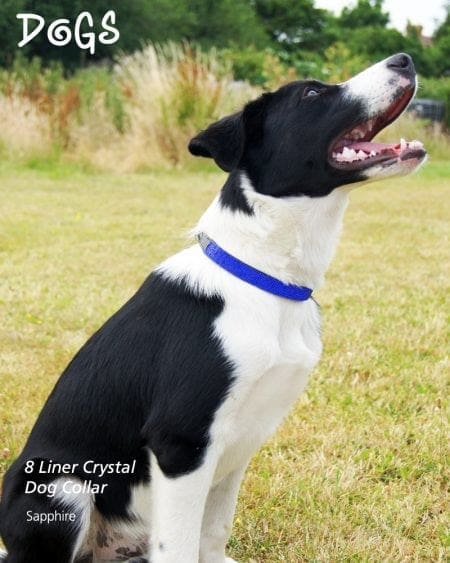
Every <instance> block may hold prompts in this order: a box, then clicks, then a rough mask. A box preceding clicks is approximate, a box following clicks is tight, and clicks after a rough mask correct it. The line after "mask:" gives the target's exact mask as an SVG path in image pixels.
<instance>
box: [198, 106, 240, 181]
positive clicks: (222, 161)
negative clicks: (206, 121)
mask: <svg viewBox="0 0 450 563" xmlns="http://www.w3.org/2000/svg"><path fill="white" fill-rule="evenodd" d="M243 147H244V125H243V120H242V111H240V112H238V113H234V114H233V115H229V116H227V117H224V118H222V119H220V120H219V121H217V122H216V123H213V124H212V125H210V126H209V127H208V128H206V129H205V130H204V131H201V132H200V133H199V134H198V135H197V136H196V137H194V138H193V139H191V142H190V143H189V151H190V152H191V154H193V155H194V156H206V157H208V158H213V159H214V160H215V161H216V164H217V165H218V166H220V168H222V170H225V172H230V171H231V170H233V168H235V167H236V166H237V165H238V163H239V160H240V158H241V155H242V151H243Z"/></svg>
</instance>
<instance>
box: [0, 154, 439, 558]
mask: <svg viewBox="0 0 450 563" xmlns="http://www.w3.org/2000/svg"><path fill="white" fill-rule="evenodd" d="M222 181H223V176H222V175H221V174H220V173H217V172H214V171H213V170H212V169H211V170H209V169H204V170H193V171H181V170H179V171H173V172H166V171H160V172H153V173H149V174H146V175H138V174H134V175H128V176H126V175H124V176H114V175H95V174H84V173H82V172H81V171H80V170H78V169H76V168H75V169H70V168H68V167H64V166H59V167H56V168H54V169H48V170H45V169H39V167H38V168H37V169H24V168H14V167H13V166H11V165H6V164H4V165H3V166H2V167H1V168H0V191H1V195H0V197H1V208H0V318H1V323H0V475H2V474H3V472H4V471H5V470H6V468H7V467H8V465H9V464H10V463H11V461H12V460H13V459H14V457H15V456H16V455H17V454H18V452H19V450H20V448H21V447H22V445H23V442H24V440H25V438H26V436H27V433H28V432H29V430H30V427H31V425H32V424H33V421H34V420H35V417H36V415H37V413H38V412H39V410H40V408H41V406H42V403H43V401H44V400H45V398H46V396H47V395H48V393H49V391H50V390H51V388H52V386H53V384H54V383H55V381H56V379H57V377H58V374H59V373H60V371H61V370H62V369H63V368H64V366H65V365H66V364H67V362H68V361H69V359H70V358H71V356H72V355H73V354H74V352H75V351H76V350H77V349H78V348H79V347H80V346H81V345H82V344H83V342H84V341H85V339H86V338H87V337H88V336H89V335H90V334H91V333H92V332H93V331H94V330H95V329H96V328H97V327H99V326H100V325H101V324H102V323H103V322H104V321H105V320H106V318H107V317H108V316H109V315H110V314H111V313H112V312H113V311H114V310H115V309H117V307H118V306H119V305H121V304H122V303H123V302H124V301H125V300H126V299H127V298H128V297H129V296H130V295H131V294H132V293H133V292H134V291H135V289H136V288H137V287H138V285H139V284H140V283H141V281H142V280H143V279H144V278H145V277H146V275H147V273H148V272H149V271H150V270H151V269H152V267H153V266H154V265H155V264H157V263H158V262H159V261H160V260H161V259H163V258H164V257H165V256H167V255H168V254H170V253H172V252H174V251H176V250H177V249H179V248H180V247H182V246H183V245H184V244H185V238H184V235H185V232H186V230H187V229H188V228H189V227H190V226H192V224H193V223H194V222H195V220H196V218H197V217H198V216H199V214H200V213H201V212H202V210H203V209H204V208H205V206H206V205H207V204H208V202H209V201H210V200H211V198H212V196H213V194H214V193H215V192H216V190H217V189H218V188H219V187H220V185H221V182H222ZM449 181H450V164H449V162H448V161H447V162H430V163H429V164H428V165H426V167H425V168H424V169H423V170H422V171H421V172H420V173H419V174H417V175H414V176H412V177H409V178H404V179H395V180H390V181H389V182H383V183H377V184H372V185H369V186H367V187H365V188H361V189H360V190H357V191H355V192H354V193H353V194H352V198H351V200H352V201H351V205H350V207H349V210H348V212H347V215H346V220H345V228H344V232H343V236H342V239H341V243H340V245H339V249H338V252H337V256H336V257H335V260H334V262H333V265H332V267H331V269H330V271H329V273H328V276H327V281H326V284H325V286H324V288H323V289H321V290H320V291H318V292H317V299H318V300H319V302H320V303H321V305H322V312H323V339H324V354H323V357H322V360H321V362H320V365H319V367H318V368H317V369H316V370H315V372H314V374H313V376H312V378H311V382H310V384H309V386H308V390H307V393H305V394H304V395H303V396H302V397H301V398H300V400H299V401H298V403H297V405H296V408H295V409H294V411H293V412H292V413H291V415H290V416H289V417H288V419H287V420H286V421H285V423H284V425H283V426H282V427H281V428H280V430H279V431H278V433H277V434H276V435H275V436H274V437H273V439H272V440H271V441H270V442H269V443H267V444H266V445H265V446H264V448H263V449H262V450H261V452H260V453H259V455H258V456H256V457H255V458H254V459H253V461H252V463H251V465H250V467H249V470H248V472H247V477H246V479H245V482H244V484H243V487H242V490H241V495H240V500H239V506H238V512H237V515H236V519H235V526H234V530H233V536H232V538H231V541H230V553H231V555H232V556H234V557H235V558H236V559H237V560H239V561H241V562H250V561H253V562H278V561H290V562H299V561H323V562H331V561H361V562H362V561H374V562H385V561H387V562H390V561H433V562H434V561H447V560H448V559H447V558H448V557H449V556H450V553H449V547H450V535H449V513H448V510H449V507H450V499H449V493H448V470H449V461H450V460H449V456H448V454H449V450H448V443H449V425H448V417H447V415H448V410H447V409H448V403H447V402H446V401H447V397H448V386H449V371H450V370H449V362H448V357H447V352H448V350H447V347H446V346H447V345H448V340H447V334H446V331H447V327H448V312H449V307H448V295H449V278H450V275H449V274H450V272H449V268H448V249H449V241H448V222H447V221H448V218H449V200H450V198H449V195H448V185H449Z"/></svg>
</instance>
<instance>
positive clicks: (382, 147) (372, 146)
mask: <svg viewBox="0 0 450 563" xmlns="http://www.w3.org/2000/svg"><path fill="white" fill-rule="evenodd" d="M350 146H351V148H352V149H353V150H355V151H364V152H366V153H368V154H370V153H371V152H372V151H375V152H376V153H380V152H382V151H386V150H395V149H400V144H399V143H369V142H367V141H366V142H352V144H351V145H350Z"/></svg>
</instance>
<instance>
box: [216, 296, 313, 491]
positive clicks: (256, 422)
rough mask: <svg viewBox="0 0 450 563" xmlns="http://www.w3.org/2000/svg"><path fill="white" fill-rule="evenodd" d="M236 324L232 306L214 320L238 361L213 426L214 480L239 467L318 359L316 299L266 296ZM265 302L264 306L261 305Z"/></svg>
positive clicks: (273, 426) (285, 408)
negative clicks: (286, 299) (217, 455)
mask: <svg viewBox="0 0 450 563" xmlns="http://www.w3.org/2000/svg"><path fill="white" fill-rule="evenodd" d="M263 301H264V303H261V307H258V308H256V310H253V312H252V310H251V309H250V310H249V311H248V314H247V315H245V316H243V315H241V320H240V323H239V324H238V325H236V324H234V327H232V325H233V322H234V315H235V314H236V313H237V311H235V310H234V306H236V307H239V306H240V305H242V304H236V305H234V302H233V306H232V307H231V306H230V307H228V308H226V309H225V311H224V313H223V315H222V316H221V317H220V318H219V319H218V321H217V323H216V329H217V333H218V334H219V335H220V338H221V340H222V342H223V345H224V350H225V352H226V354H227V355H228V356H229V357H230V359H231V360H232V361H233V363H234V364H235V365H236V369H235V380H234V382H233V385H232V387H231V389H230V392H229V395H228V397H227V399H226V400H225V402H224V404H223V405H222V406H221V408H220V409H219V411H218V412H217V415H216V418H215V422H214V424H213V428H212V436H213V440H217V443H218V445H219V447H222V448H223V454H222V456H221V460H220V462H219V466H218V470H217V474H216V480H217V481H219V480H220V479H222V478H223V477H224V476H225V475H227V474H228V473H230V472H231V471H233V470H235V469H237V468H239V467H242V466H243V465H245V464H246V463H247V461H248V459H249V458H250V457H251V455H252V454H253V453H254V452H255V451H256V450H257V449H258V448H259V447H260V446H261V444H262V443H263V442H264V441H265V440H266V439H267V438H268V437H269V436H270V435H271V434H272V433H273V432H274V431H275V429H276V428H277V426H278V425H279V423H280V422H281V421H282V419H283V418H284V416H285V415H286V414H287V412H288V411H289V409H290V407H291V406H292V405H293V403H294V402H295V400H296V399H297V398H298V396H299V394H300V393H301V392H302V391H303V389H304V388H305V386H306V383H307V379H308V375H309V373H310V371H311V369H312V368H313V367H314V365H315V364H316V363H317V361H318V359H319V357H320V352H321V342H320V337H319V315H318V312H317V308H316V306H315V304H314V303H312V302H311V303H308V304H306V303H290V302H286V303H284V302H281V303H280V302H279V301H275V302H274V301H273V300H271V299H264V298H263ZM263 305H265V306H263Z"/></svg>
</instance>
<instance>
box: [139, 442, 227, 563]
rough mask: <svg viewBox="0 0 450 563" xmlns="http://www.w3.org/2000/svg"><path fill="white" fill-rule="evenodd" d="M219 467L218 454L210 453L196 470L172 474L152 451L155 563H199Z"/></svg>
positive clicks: (153, 554) (153, 553)
mask: <svg viewBox="0 0 450 563" xmlns="http://www.w3.org/2000/svg"><path fill="white" fill-rule="evenodd" d="M215 467H216V463H215V458H213V456H212V455H211V454H210V453H209V455H208V453H207V454H206V455H205V459H204V460H203V463H202V465H201V466H200V467H198V468H197V469H195V470H194V471H192V472H190V473H187V474H184V475H181V476H179V477H168V476H167V475H165V474H164V472H163V471H162V470H161V468H160V467H159V465H158V462H157V461H156V458H155V456H154V455H152V461H151V483H152V485H151V488H152V518H151V532H150V537H151V542H150V543H151V548H150V552H151V555H150V561H151V563H198V560H199V550H200V532H201V527H202V520H203V513H204V511H205V504H206V499H207V497H208V492H209V489H210V487H211V483H212V479H213V476H214V471H215Z"/></svg>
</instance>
